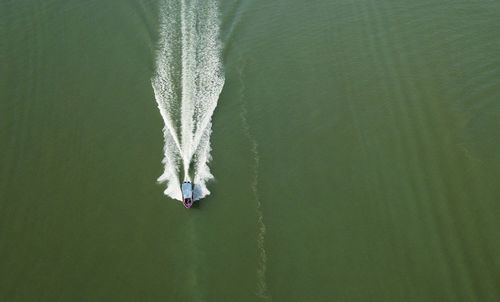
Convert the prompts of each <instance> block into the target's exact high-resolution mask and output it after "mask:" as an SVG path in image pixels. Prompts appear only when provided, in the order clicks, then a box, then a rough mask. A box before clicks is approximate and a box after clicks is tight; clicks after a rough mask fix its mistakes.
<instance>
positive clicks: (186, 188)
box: [181, 181, 193, 209]
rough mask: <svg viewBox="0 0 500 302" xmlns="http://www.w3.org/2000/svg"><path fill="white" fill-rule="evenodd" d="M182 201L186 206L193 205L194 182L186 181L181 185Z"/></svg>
mask: <svg viewBox="0 0 500 302" xmlns="http://www.w3.org/2000/svg"><path fill="white" fill-rule="evenodd" d="M181 191H182V203H183V204H184V206H185V207H186V208H188V209H189V208H190V207H191V206H192V205H193V184H192V183H191V182H190V181H184V182H183V183H182V186H181Z"/></svg>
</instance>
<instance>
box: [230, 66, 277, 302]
mask: <svg viewBox="0 0 500 302" xmlns="http://www.w3.org/2000/svg"><path fill="white" fill-rule="evenodd" d="M244 69H245V64H244V65H243V66H242V67H241V68H238V76H239V79H240V87H241V90H240V97H241V113H240V117H241V124H242V125H243V130H244V132H245V136H246V137H247V138H248V140H249V141H250V143H251V144H252V149H251V151H252V154H253V156H254V168H253V180H252V186H251V187H252V192H253V195H254V199H255V205H256V209H255V211H256V213H257V227H258V234H257V249H258V252H259V263H258V267H257V292H256V294H257V296H258V297H259V298H261V299H264V300H268V301H272V298H271V296H270V295H269V294H268V292H267V282H266V271H267V253H266V249H265V244H264V243H265V236H266V225H265V224H264V215H263V213H262V203H261V201H260V198H259V192H258V184H259V161H260V157H259V151H258V145H257V141H256V140H255V137H254V136H253V135H252V133H251V131H250V126H249V125H248V120H247V115H248V110H247V107H246V104H245V101H244V99H245V98H244V92H245V86H244V83H243V80H242V74H243V70H244Z"/></svg>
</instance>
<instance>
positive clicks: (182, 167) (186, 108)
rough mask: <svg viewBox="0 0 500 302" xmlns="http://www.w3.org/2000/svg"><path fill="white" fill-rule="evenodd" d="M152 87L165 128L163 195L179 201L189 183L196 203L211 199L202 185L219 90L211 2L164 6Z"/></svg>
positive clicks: (218, 47)
mask: <svg viewBox="0 0 500 302" xmlns="http://www.w3.org/2000/svg"><path fill="white" fill-rule="evenodd" d="M160 16H161V21H160V24H161V26H160V41H159V48H158V50H157V53H156V70H155V74H154V75H153V77H152V79H151V82H152V85H153V89H154V93H155V98H156V102H157V103H158V108H159V109H160V113H161V115H162V117H163V120H164V122H165V126H164V128H163V134H164V139H165V147H164V158H163V164H164V166H165V170H164V172H163V174H162V175H161V176H160V177H159V178H158V181H159V182H161V183H166V186H167V187H166V189H165V194H166V195H168V196H170V197H172V198H174V199H179V200H180V199H181V197H182V196H181V190H180V184H181V183H182V181H184V180H190V181H192V182H193V183H194V197H195V199H200V198H203V197H204V196H206V195H208V194H210V192H209V191H208V189H207V187H206V182H207V181H208V180H210V179H212V178H213V175H212V174H211V173H210V169H209V167H208V162H209V161H210V160H211V156H210V150H211V147H210V135H211V132H212V115H213V112H214V110H215V108H216V106H217V101H218V98H219V95H220V93H221V91H222V87H223V86H224V74H223V69H222V62H221V49H222V47H221V44H220V41H219V16H218V7H217V4H216V2H214V1H201V0H200V1H198V0H182V1H165V2H164V3H163V4H162V7H161V9H160Z"/></svg>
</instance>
